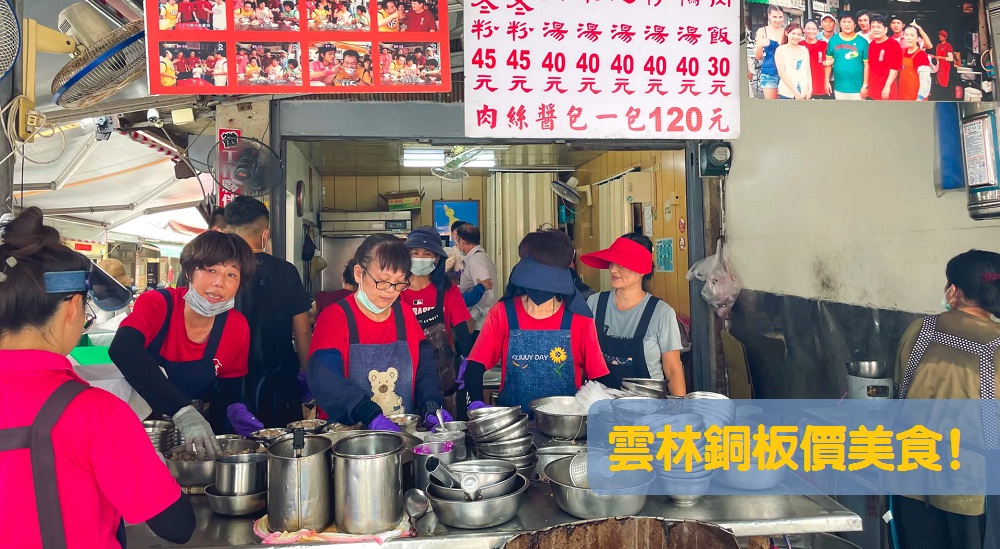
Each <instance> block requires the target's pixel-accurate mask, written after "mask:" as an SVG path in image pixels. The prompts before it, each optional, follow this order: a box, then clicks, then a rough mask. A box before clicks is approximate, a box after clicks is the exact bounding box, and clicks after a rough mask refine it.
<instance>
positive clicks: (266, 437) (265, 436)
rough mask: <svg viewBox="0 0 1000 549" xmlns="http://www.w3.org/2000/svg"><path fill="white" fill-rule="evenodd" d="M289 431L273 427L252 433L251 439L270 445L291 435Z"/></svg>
mask: <svg viewBox="0 0 1000 549" xmlns="http://www.w3.org/2000/svg"><path fill="white" fill-rule="evenodd" d="M291 432H292V431H291V430H289V429H285V428H283V427H271V428H269V429H261V430H259V431H254V432H252V433H250V438H251V439H253V440H257V441H260V442H262V443H263V444H266V445H270V444H271V443H273V442H274V441H276V440H278V439H279V438H281V437H283V436H285V435H287V434H289V433H291Z"/></svg>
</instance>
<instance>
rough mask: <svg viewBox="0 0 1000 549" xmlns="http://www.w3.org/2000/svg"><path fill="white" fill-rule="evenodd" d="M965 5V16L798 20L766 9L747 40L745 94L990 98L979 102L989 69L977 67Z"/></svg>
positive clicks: (873, 14)
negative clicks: (747, 91) (747, 90)
mask: <svg viewBox="0 0 1000 549" xmlns="http://www.w3.org/2000/svg"><path fill="white" fill-rule="evenodd" d="M967 6H968V7H967V8H965V9H964V10H963V14H962V17H959V16H956V17H942V16H940V15H939V14H935V16H931V15H930V14H928V15H927V16H926V17H920V16H918V17H914V16H913V14H912V13H906V14H897V13H888V12H887V11H884V10H866V9H859V10H857V11H854V12H849V11H842V12H840V13H838V14H821V15H817V18H815V19H800V20H798V21H795V20H791V19H793V18H792V17H791V16H789V14H787V13H786V12H785V10H784V9H782V8H781V7H780V6H776V5H769V6H767V8H766V24H764V25H762V26H759V27H758V28H757V29H756V30H755V31H753V32H752V33H751V34H750V35H749V36H750V42H749V45H748V51H747V55H748V60H749V63H748V75H747V76H748V78H749V79H750V83H751V86H750V95H751V97H753V98H758V99H792V100H796V99H797V100H808V99H834V100H842V101H843V100H877V101H963V100H980V99H983V100H991V98H987V97H983V96H984V95H986V94H989V93H990V90H989V89H988V88H987V90H983V86H982V82H983V73H984V72H986V71H985V70H984V68H983V66H982V65H983V64H986V63H988V60H985V59H981V55H980V54H985V52H986V50H988V47H987V46H985V45H983V46H982V47H981V46H980V44H979V40H978V26H977V25H975V21H976V20H977V19H976V17H975V16H974V14H970V13H968V12H969V11H970V10H971V9H972V6H971V4H968V5H967ZM970 15H972V18H971V19H970V18H969V16H970ZM965 27H968V28H965ZM952 33H955V36H954V37H953V35H952ZM955 38H957V39H958V42H957V43H956V42H955ZM984 92H985V93H984ZM990 95H991V94H990ZM966 96H968V97H966Z"/></svg>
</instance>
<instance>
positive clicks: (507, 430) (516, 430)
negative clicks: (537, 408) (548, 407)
mask: <svg viewBox="0 0 1000 549" xmlns="http://www.w3.org/2000/svg"><path fill="white" fill-rule="evenodd" d="M522 416H523V417H522V418H521V419H519V420H517V421H516V422H515V423H513V424H511V425H508V426H507V427H504V428H503V429H500V430H499V431H494V432H493V433H490V434H488V435H486V436H483V437H476V436H475V435H473V438H475V439H476V444H482V443H484V442H500V441H502V440H513V439H515V438H523V437H525V436H527V435H528V416H527V415H525V414H522Z"/></svg>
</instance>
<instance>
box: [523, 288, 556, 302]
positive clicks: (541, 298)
mask: <svg viewBox="0 0 1000 549" xmlns="http://www.w3.org/2000/svg"><path fill="white" fill-rule="evenodd" d="M524 293H525V294H527V296H528V299H530V300H531V302H532V303H534V304H535V305H541V304H543V303H548V302H549V301H550V300H552V299H554V298H555V297H556V295H558V294H556V293H555V292H546V291H542V290H529V289H527V288H525V290H524Z"/></svg>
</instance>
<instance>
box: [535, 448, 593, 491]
mask: <svg viewBox="0 0 1000 549" xmlns="http://www.w3.org/2000/svg"><path fill="white" fill-rule="evenodd" d="M586 452H587V447H586V446H583V445H580V444H573V445H566V446H546V447H544V448H539V449H538V450H537V451H536V452H535V457H536V459H537V460H538V462H537V463H536V464H535V474H536V475H538V477H539V480H541V481H542V482H548V477H546V476H545V466H546V465H548V464H550V463H552V462H553V461H555V460H557V459H562V458H564V457H567V456H569V457H572V456H574V455H576V454H584V453H586Z"/></svg>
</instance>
